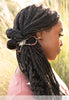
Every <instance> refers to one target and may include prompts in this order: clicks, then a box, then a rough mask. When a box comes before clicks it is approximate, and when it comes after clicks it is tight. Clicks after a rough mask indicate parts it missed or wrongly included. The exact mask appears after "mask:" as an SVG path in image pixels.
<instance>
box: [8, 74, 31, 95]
mask: <svg viewBox="0 0 69 100" xmlns="http://www.w3.org/2000/svg"><path fill="white" fill-rule="evenodd" d="M8 95H32V91H31V89H30V87H29V85H28V80H27V78H26V77H25V76H24V75H22V74H16V73H15V74H14V75H13V77H12V79H11V82H10V85H9V88H8Z"/></svg>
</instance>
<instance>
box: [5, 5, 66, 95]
mask: <svg viewBox="0 0 69 100" xmlns="http://www.w3.org/2000/svg"><path fill="white" fill-rule="evenodd" d="M62 31H63V26H62V21H61V19H60V16H59V14H58V13H57V12H56V11H52V10H51V9H50V8H43V6H42V5H40V6H38V7H37V6H36V5H31V6H28V7H26V8H24V9H22V10H21V11H20V12H19V13H18V14H17V16H16V18H15V20H14V26H13V28H12V29H7V31H6V34H7V37H8V38H9V39H10V40H9V41H8V42H7V47H8V48H9V49H11V50H13V49H16V56H17V61H18V68H17V69H16V71H15V74H14V76H13V78H12V80H11V83H10V86H9V89H8V95H62V94H66V93H67V90H66V89H65V91H66V92H65V91H64V92H62V91H61V89H60V84H59V82H58V79H56V76H57V75H56V73H55V72H54V71H53V69H52V67H51V65H50V63H49V60H54V59H55V58H56V56H57V55H58V54H59V53H60V51H61V46H62V45H63V43H62V40H61V39H60V36H62V34H61V32H62ZM67 94H68V93H67ZM67 94H66V95H67Z"/></svg>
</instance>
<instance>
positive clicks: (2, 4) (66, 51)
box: [0, 0, 69, 95]
mask: <svg viewBox="0 0 69 100" xmlns="http://www.w3.org/2000/svg"><path fill="white" fill-rule="evenodd" d="M34 3H35V4H38V5H39V4H44V5H45V6H47V7H50V8H52V9H55V10H57V11H58V12H59V13H60V14H61V18H62V20H63V25H64V31H63V32H64V37H63V38H62V39H63V43H64V45H63V47H62V51H61V53H60V55H59V56H58V57H57V58H56V59H55V60H54V61H51V65H52V67H53V68H54V69H55V71H56V72H57V73H58V75H59V76H60V77H61V78H62V80H63V81H64V82H65V83H66V85H67V86H68V88H69V0H0V95H7V90H8V86H9V82H10V80H11V78H12V76H13V74H14V72H15V69H16V67H17V66H18V63H17V60H16V52H15V51H11V50H8V49H7V47H6V43H7V37H6V35H5V31H6V29H7V28H9V27H10V28H12V27H13V21H14V18H15V16H16V14H17V13H18V12H19V11H20V10H21V9H22V8H24V7H26V6H28V5H31V4H34Z"/></svg>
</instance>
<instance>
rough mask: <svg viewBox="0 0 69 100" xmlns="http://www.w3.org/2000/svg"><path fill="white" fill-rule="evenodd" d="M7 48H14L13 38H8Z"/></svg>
mask: <svg viewBox="0 0 69 100" xmlns="http://www.w3.org/2000/svg"><path fill="white" fill-rule="evenodd" d="M7 48H9V49H11V50H12V49H16V41H15V40H9V41H8V42H7Z"/></svg>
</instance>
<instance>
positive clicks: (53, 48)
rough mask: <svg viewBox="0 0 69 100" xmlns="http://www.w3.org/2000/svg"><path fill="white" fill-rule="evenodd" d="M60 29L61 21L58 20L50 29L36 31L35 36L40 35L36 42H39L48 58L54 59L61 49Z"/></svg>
mask: <svg viewBox="0 0 69 100" xmlns="http://www.w3.org/2000/svg"><path fill="white" fill-rule="evenodd" d="M62 31H63V25H62V21H60V20H59V21H58V23H57V24H56V25H54V26H53V27H52V28H51V29H49V30H45V31H43V32H37V33H36V37H40V39H39V40H38V42H39V43H40V45H41V47H42V49H43V51H44V53H45V55H46V57H47V59H48V60H54V59H55V58H56V56H57V55H58V54H59V53H60V51H61V46H62V45H63V42H62V40H61V38H60V35H61V32H62Z"/></svg>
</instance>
